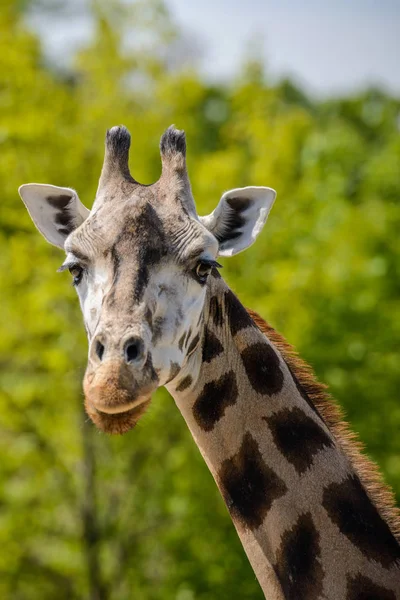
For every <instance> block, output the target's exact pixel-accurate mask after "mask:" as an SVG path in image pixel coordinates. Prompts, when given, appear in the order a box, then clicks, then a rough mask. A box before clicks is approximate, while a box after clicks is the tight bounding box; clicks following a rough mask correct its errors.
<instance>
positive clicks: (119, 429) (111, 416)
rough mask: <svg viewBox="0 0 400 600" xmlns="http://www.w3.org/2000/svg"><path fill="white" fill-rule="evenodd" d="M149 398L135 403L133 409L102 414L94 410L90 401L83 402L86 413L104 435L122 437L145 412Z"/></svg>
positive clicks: (125, 408) (102, 412) (121, 408)
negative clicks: (109, 434)
mask: <svg viewBox="0 0 400 600" xmlns="http://www.w3.org/2000/svg"><path fill="white" fill-rule="evenodd" d="M150 401H151V398H149V397H147V398H142V399H141V400H140V401H139V403H138V402H137V401H136V402H135V406H133V408H130V407H129V405H128V407H127V406H126V405H125V406H121V407H119V409H120V410H119V411H118V412H115V409H114V412H112V413H111V412H104V410H100V409H98V408H96V407H95V406H94V405H93V404H92V403H91V402H90V401H88V400H87V399H86V400H85V408H86V412H87V414H88V415H89V417H90V418H91V420H92V421H93V423H94V424H95V425H96V427H98V428H99V429H101V431H104V432H105V433H111V434H116V435H122V434H124V433H127V432H128V431H130V430H131V429H133V427H135V425H136V424H137V422H138V421H139V419H140V417H142V416H143V414H144V413H145V412H146V409H147V408H148V406H149V404H150Z"/></svg>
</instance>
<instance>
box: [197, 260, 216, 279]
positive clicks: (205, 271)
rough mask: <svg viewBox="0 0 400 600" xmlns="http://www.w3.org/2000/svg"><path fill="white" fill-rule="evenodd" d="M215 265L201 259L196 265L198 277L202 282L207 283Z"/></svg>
mask: <svg viewBox="0 0 400 600" xmlns="http://www.w3.org/2000/svg"><path fill="white" fill-rule="evenodd" d="M212 267H213V265H212V263H209V262H203V261H200V262H199V263H198V264H197V266H196V277H197V280H198V281H199V282H200V283H205V282H206V280H207V277H208V276H209V274H210V273H211V269H212Z"/></svg>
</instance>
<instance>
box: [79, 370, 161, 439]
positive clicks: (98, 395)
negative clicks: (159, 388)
mask: <svg viewBox="0 0 400 600" xmlns="http://www.w3.org/2000/svg"><path fill="white" fill-rule="evenodd" d="M83 389H84V392H85V409H86V412H87V414H88V415H89V417H90V418H91V420H92V421H93V423H94V424H95V425H96V426H97V427H98V428H99V429H101V430H102V431H105V432H106V433H119V434H122V433H125V432H126V431H129V430H130V429H132V427H134V426H135V425H136V423H137V422H138V420H139V419H140V417H141V416H142V415H143V413H144V412H145V410H146V408H147V406H148V405H149V404H150V399H151V394H152V392H153V391H154V389H155V385H154V382H153V381H151V382H148V381H147V382H146V383H144V382H142V383H138V381H137V380H136V379H135V377H134V376H133V374H132V373H131V372H130V371H129V369H128V368H127V367H126V365H121V363H120V362H118V361H115V362H109V363H106V364H103V365H102V366H101V367H100V368H98V369H96V371H92V370H90V369H88V370H87V371H86V374H85V377H84V380H83Z"/></svg>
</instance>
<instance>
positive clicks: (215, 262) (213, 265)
mask: <svg viewBox="0 0 400 600" xmlns="http://www.w3.org/2000/svg"><path fill="white" fill-rule="evenodd" d="M201 262H203V263H205V264H206V265H210V267H215V268H216V269H222V268H223V265H220V264H219V263H218V262H217V261H216V260H202V261H201Z"/></svg>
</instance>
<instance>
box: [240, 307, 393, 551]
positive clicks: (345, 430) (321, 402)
mask: <svg viewBox="0 0 400 600" xmlns="http://www.w3.org/2000/svg"><path fill="white" fill-rule="evenodd" d="M247 312H248V313H249V315H250V316H251V318H252V319H253V321H254V322H255V324H256V325H257V327H258V328H259V329H260V330H261V331H262V333H263V334H264V335H265V336H266V337H267V338H268V339H269V340H270V341H271V342H272V343H273V344H274V346H276V348H277V349H278V350H279V352H280V353H281V355H282V357H283V359H284V360H285V362H286V364H287V365H288V367H289V369H290V370H291V372H292V373H293V374H294V376H295V377H296V378H297V380H298V382H299V384H300V386H301V388H302V389H303V390H304V392H305V393H306V394H307V396H308V398H309V399H310V401H311V402H312V403H313V404H314V406H315V408H316V409H317V410H318V412H319V413H320V414H321V416H322V418H323V419H324V420H325V422H326V424H327V425H328V427H329V429H330V430H331V432H332V433H333V435H334V437H335V438H336V440H337V441H338V443H339V444H340V446H341V447H342V449H343V452H344V453H345V454H346V456H347V457H348V458H349V460H350V462H351V464H352V465H353V468H354V470H355V471H356V473H357V474H358V476H359V478H360V480H361V482H362V484H363V485H364V487H365V489H366V491H367V493H368V495H369V496H370V498H371V500H372V502H373V503H374V504H375V506H376V507H377V509H378V510H379V512H380V513H381V515H382V517H383V518H384V519H385V521H386V522H387V524H388V525H389V527H390V529H391V531H392V533H393V535H394V536H395V538H396V539H397V541H399V542H400V510H399V509H398V508H397V506H396V504H395V499H394V494H393V492H392V490H391V489H390V488H389V487H388V486H387V485H386V484H385V483H384V481H383V478H382V475H381V473H380V471H379V469H378V467H377V465H376V464H375V463H374V462H373V461H371V460H370V459H369V458H367V457H366V456H365V455H364V454H363V449H364V447H363V444H362V443H361V442H360V441H359V440H358V437H357V434H355V433H354V432H353V431H351V430H350V428H349V425H348V424H347V423H346V421H345V420H344V418H343V411H342V409H341V408H340V407H339V406H338V405H337V403H336V402H335V400H334V399H333V398H332V396H331V395H330V394H329V393H328V392H327V386H326V385H324V384H323V383H320V382H319V381H318V380H317V378H316V376H315V374H314V372H313V370H312V368H311V367H310V366H309V365H308V364H307V363H306V362H304V361H303V360H302V359H301V358H300V357H299V355H298V353H297V352H296V350H295V349H294V348H293V346H291V345H290V344H289V343H288V342H287V341H286V340H285V338H284V337H282V336H281V335H280V334H279V333H278V332H277V331H275V329H273V328H272V327H271V326H270V325H269V324H268V323H266V322H265V321H264V319H262V318H261V317H260V315H258V314H257V313H256V312H255V311H253V310H250V309H247Z"/></svg>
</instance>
